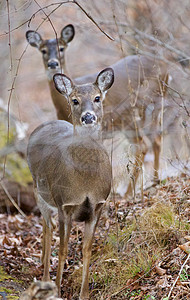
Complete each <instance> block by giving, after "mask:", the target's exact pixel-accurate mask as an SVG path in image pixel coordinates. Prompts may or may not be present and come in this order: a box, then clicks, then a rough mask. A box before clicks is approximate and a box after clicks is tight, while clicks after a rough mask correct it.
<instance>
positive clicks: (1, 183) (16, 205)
mask: <svg viewBox="0 0 190 300" xmlns="http://www.w3.org/2000/svg"><path fill="white" fill-rule="evenodd" d="M0 185H1V186H2V189H3V190H4V192H5V194H6V195H7V197H8V199H9V201H10V202H11V203H12V204H13V205H14V207H15V208H16V209H17V210H18V211H19V213H20V214H21V215H22V216H23V217H24V218H26V215H25V213H24V212H23V211H22V210H21V209H20V207H19V206H18V204H17V203H16V202H15V200H14V199H13V197H12V196H11V195H10V193H9V191H8V190H7V188H6V186H5V185H4V183H3V182H2V181H0Z"/></svg>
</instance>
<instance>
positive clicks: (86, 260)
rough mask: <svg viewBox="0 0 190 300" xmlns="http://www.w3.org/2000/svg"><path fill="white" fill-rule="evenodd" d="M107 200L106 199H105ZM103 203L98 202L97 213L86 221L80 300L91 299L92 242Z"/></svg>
mask: <svg viewBox="0 0 190 300" xmlns="http://www.w3.org/2000/svg"><path fill="white" fill-rule="evenodd" d="M104 202H105V201H104ZM102 208H103V203H99V204H97V207H96V210H95V215H94V217H93V218H92V219H91V220H90V221H88V222H87V221H86V222H85V231H84V242H83V273H82V286H81V291H80V297H79V300H87V299H89V266H90V258H91V253H92V242H93V237H94V233H95V230H96V226H97V224H98V221H99V218H100V215H101V212H102Z"/></svg>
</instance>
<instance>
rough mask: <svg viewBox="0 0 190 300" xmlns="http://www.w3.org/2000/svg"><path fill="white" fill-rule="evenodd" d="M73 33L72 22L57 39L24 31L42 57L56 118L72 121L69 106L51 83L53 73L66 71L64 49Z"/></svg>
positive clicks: (31, 31)
mask: <svg viewBox="0 0 190 300" xmlns="http://www.w3.org/2000/svg"><path fill="white" fill-rule="evenodd" d="M74 35H75V29H74V26H73V25H72V24H69V25H67V26H65V27H64V28H63V29H62V30H61V35H60V37H59V38H58V39H55V38H54V39H49V40H43V39H42V37H41V35H40V34H39V33H38V32H36V31H33V30H29V31H27V32H26V39H27V41H28V43H29V44H30V45H31V46H32V47H36V48H37V49H38V50H39V51H40V52H41V53H42V57H43V63H44V66H45V70H46V74H47V78H48V83H49V88H50V92H51V97H52V100H53V104H54V106H55V108H56V112H57V118H58V119H60V120H65V121H69V122H72V118H71V114H70V107H69V105H68V102H67V100H66V98H65V97H62V96H61V95H60V93H59V92H58V91H57V90H56V88H55V85H54V83H53V75H55V74H56V73H67V72H66V66H65V50H66V49H67V47H68V44H69V43H70V42H71V41H72V39H73V38H74Z"/></svg>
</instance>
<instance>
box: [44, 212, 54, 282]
mask: <svg viewBox="0 0 190 300" xmlns="http://www.w3.org/2000/svg"><path fill="white" fill-rule="evenodd" d="M50 219H51V217H50ZM51 224H52V222H51ZM52 235H53V226H52V225H51V226H49V227H48V226H47V224H46V221H45V220H44V219H43V238H42V263H43V265H44V274H43V278H42V280H43V281H50V275H49V269H50V257H51V241H52Z"/></svg>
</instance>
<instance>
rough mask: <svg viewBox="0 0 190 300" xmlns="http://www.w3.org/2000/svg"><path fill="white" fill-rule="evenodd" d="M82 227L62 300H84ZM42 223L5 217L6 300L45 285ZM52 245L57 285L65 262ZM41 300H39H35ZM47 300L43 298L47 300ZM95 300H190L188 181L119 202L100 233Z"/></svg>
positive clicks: (0, 277) (0, 279) (0, 224)
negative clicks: (60, 266)
mask: <svg viewBox="0 0 190 300" xmlns="http://www.w3.org/2000/svg"><path fill="white" fill-rule="evenodd" d="M82 235H83V224H82V225H81V224H78V223H74V224H73V227H72V232H71V236H70V241H69V253H68V259H67V260H66V263H65V268H64V272H63V281H62V297H63V299H65V300H66V299H67V300H70V299H78V295H79V291H80V285H81V271H82V268H81V266H82ZM41 237H42V218H41V216H39V215H38V214H35V215H34V214H29V215H27V216H26V217H23V216H21V215H20V214H14V215H7V214H0V299H19V296H20V293H21V292H22V291H23V290H25V289H26V288H28V286H29V285H30V284H31V283H32V282H33V280H34V279H36V280H41V279H42V274H43V265H42V264H41V262H40V257H41V249H42V245H41ZM58 245H59V238H58V229H56V230H55V232H54V235H53V243H52V258H51V270H50V275H51V279H52V280H53V281H54V280H55V276H56V269H57V262H58V256H57V253H58ZM31 299H34V298H31ZM35 299H36V298H35ZM40 299H41V298H40ZM90 299H107V300H108V299H128V300H129V299H130V300H132V299H133V300H140V299H142V300H146V299H156V300H161V299H162V300H168V299H177V300H178V299H183V300H186V299H187V300H188V299H190V178H189V177H188V176H186V175H185V174H182V175H181V176H178V177H171V178H167V179H166V180H164V181H163V182H162V183H161V184H160V185H157V186H154V187H151V188H149V189H147V190H145V191H144V204H142V201H141V197H140V194H137V195H136V197H135V199H131V200H127V201H126V200H125V199H121V198H119V197H118V196H112V197H111V198H110V201H109V203H108V206H107V208H106V209H105V212H104V213H103V215H102V218H101V220H100V222H99V226H98V228H97V230H96V234H95V238H94V243H93V253H92V259H91V266H90Z"/></svg>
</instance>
